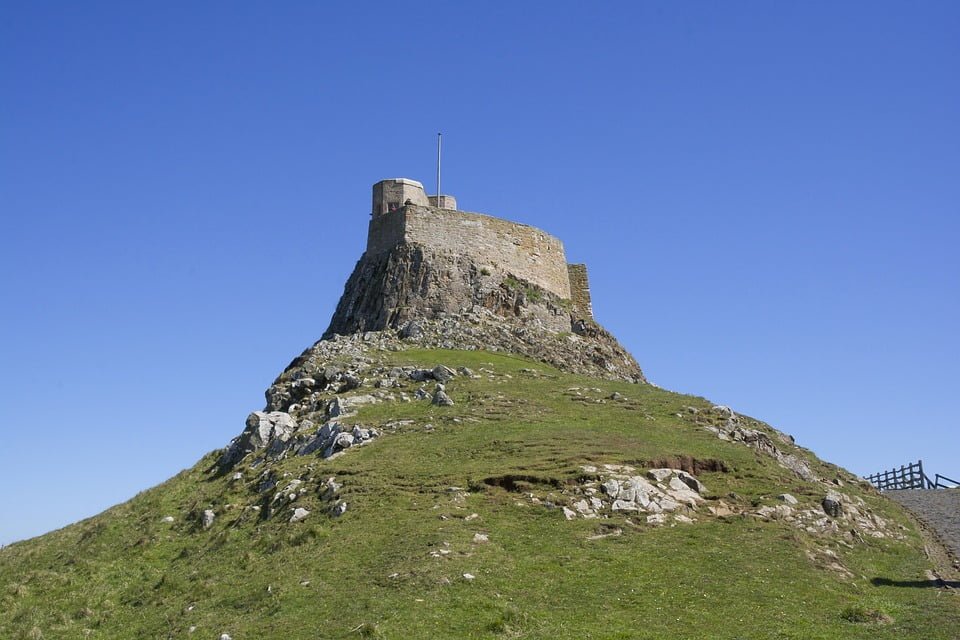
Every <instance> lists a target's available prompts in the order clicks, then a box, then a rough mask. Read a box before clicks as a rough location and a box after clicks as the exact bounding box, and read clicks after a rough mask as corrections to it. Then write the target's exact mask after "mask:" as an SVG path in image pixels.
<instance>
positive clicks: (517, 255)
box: [366, 178, 593, 318]
mask: <svg viewBox="0 0 960 640" xmlns="http://www.w3.org/2000/svg"><path fill="white" fill-rule="evenodd" d="M438 202H439V203H440V204H441V205H443V206H437V203H438ZM401 245H422V246H426V247H430V248H431V249H435V250H440V251H444V252H448V253H451V254H456V255H461V256H467V257H470V258H471V259H472V260H473V261H474V262H476V263H477V265H479V267H480V268H481V269H483V270H485V271H487V272H491V273H493V272H497V273H499V274H500V275H502V276H507V275H511V276H513V277H515V278H519V279H522V280H526V281H528V282H530V283H532V284H535V285H537V286H538V287H540V288H542V289H544V290H546V291H549V292H550V293H552V294H554V295H556V296H558V297H559V298H562V299H564V300H571V301H572V303H573V304H574V305H575V306H576V307H577V310H578V311H579V312H580V313H581V314H582V315H584V316H586V317H588V318H592V317H593V313H592V309H591V308H590V293H589V285H588V283H587V273H586V266H585V265H568V264H567V258H566V254H565V252H564V249H563V243H562V242H561V241H560V240H559V239H558V238H556V237H554V236H552V235H550V234H548V233H547V232H545V231H542V230H540V229H537V228H536V227H531V226H529V225H525V224H520V223H517V222H511V221H509V220H504V219H502V218H496V217H494V216H489V215H485V214H481V213H471V212H466V211H458V210H456V200H455V199H454V198H453V196H430V197H427V195H426V194H425V192H424V190H423V185H422V184H421V183H419V182H417V181H416V180H410V179H408V178H391V179H389V180H381V181H380V182H378V183H376V184H375V185H373V213H372V217H371V219H370V227H369V230H368V233H367V250H366V255H368V256H375V255H379V254H382V253H385V252H387V251H390V250H391V249H393V248H394V247H397V246H401Z"/></svg>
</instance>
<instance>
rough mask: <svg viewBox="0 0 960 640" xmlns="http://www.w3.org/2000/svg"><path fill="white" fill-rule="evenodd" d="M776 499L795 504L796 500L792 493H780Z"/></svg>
mask: <svg viewBox="0 0 960 640" xmlns="http://www.w3.org/2000/svg"><path fill="white" fill-rule="evenodd" d="M777 500H780V501H782V502H786V503H787V504H797V502H798V500H797V499H796V498H794V497H793V496H792V495H790V494H789V493H781V494H780V495H778V496H777Z"/></svg>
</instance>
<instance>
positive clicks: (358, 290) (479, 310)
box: [323, 244, 646, 382]
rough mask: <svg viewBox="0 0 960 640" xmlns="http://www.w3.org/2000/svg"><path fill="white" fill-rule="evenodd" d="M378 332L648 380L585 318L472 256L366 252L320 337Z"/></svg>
mask: <svg viewBox="0 0 960 640" xmlns="http://www.w3.org/2000/svg"><path fill="white" fill-rule="evenodd" d="M368 331H376V332H383V333H388V334H392V335H394V336H396V337H397V338H398V339H399V340H404V341H409V342H411V343H416V344H417V345H418V346H423V347H441V348H448V349H471V350H472V349H487V350H492V351H509V352H512V353H517V354H520V355H525V356H528V357H530V358H535V359H537V360H541V361H543V362H547V363H549V364H552V365H554V366H556V367H558V368H560V369H564V370H566V371H571V372H574V373H584V374H587V375H593V376H598V377H602V378H607V379H615V380H628V381H631V382H645V381H646V380H645V378H644V376H643V372H642V371H641V370H640V366H639V365H638V364H637V362H636V360H634V359H633V356H631V355H630V354H629V353H628V352H627V351H626V349H624V348H623V347H622V346H621V345H620V344H619V343H618V342H617V340H616V339H615V338H614V337H613V336H612V335H610V333H608V332H607V331H606V330H604V329H603V327H601V326H600V325H599V324H597V323H596V322H594V321H593V320H592V319H591V318H589V317H586V316H585V314H580V313H578V312H577V311H576V310H575V309H574V308H573V305H572V303H571V302H570V301H569V300H564V299H561V298H559V297H558V296H556V295H554V294H552V293H550V292H549V291H547V290H545V289H542V288H540V287H538V286H537V285H535V284H533V283H531V282H528V281H525V280H522V279H519V278H516V277H515V276H513V275H512V274H510V273H504V272H500V271H498V270H497V269H496V268H490V267H486V266H483V265H481V264H479V263H478V262H477V260H476V258H475V257H472V256H468V255H457V254H456V253H453V252H449V251H441V250H438V249H435V248H432V247H425V246H418V245H415V244H404V245H400V246H397V247H394V248H393V249H391V250H389V251H387V252H383V253H379V254H375V255H368V254H364V255H363V257H362V258H361V259H360V261H359V262H358V263H357V266H356V268H355V269H354V270H353V274H352V275H351V276H350V279H349V280H348V281H347V284H346V288H345V290H344V293H343V296H342V297H341V298H340V303H339V304H338V305H337V309H336V312H335V313H334V315H333V319H332V320H331V322H330V326H329V327H328V328H327V330H326V332H325V333H324V335H323V339H324V340H329V339H332V338H333V337H334V336H336V335H352V334H357V333H364V332H368Z"/></svg>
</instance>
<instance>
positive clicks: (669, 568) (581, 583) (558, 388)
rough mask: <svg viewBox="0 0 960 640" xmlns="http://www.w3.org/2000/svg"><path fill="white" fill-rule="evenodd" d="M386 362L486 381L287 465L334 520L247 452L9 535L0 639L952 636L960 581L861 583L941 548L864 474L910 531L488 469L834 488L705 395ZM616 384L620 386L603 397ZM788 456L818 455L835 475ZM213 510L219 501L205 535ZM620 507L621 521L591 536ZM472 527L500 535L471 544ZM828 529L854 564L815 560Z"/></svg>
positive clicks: (810, 495)
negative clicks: (581, 516)
mask: <svg viewBox="0 0 960 640" xmlns="http://www.w3.org/2000/svg"><path fill="white" fill-rule="evenodd" d="M381 358H382V360H383V362H384V363H385V364H388V363H395V364H416V365H420V366H430V367H432V366H433V365H435V364H438V363H443V364H447V365H449V366H452V367H459V366H468V367H470V368H471V369H474V370H475V371H476V372H478V373H480V374H481V377H480V378H478V379H465V378H463V377H458V378H456V379H454V380H453V381H452V382H451V383H450V384H448V385H447V390H448V392H449V394H450V395H451V397H453V399H454V400H455V401H456V403H457V404H456V405H455V406H454V407H447V408H440V407H434V406H431V405H429V404H428V403H425V402H414V403H400V402H395V403H384V404H378V405H373V406H370V407H367V408H365V409H364V410H363V411H361V412H360V413H359V415H357V416H356V417H354V418H352V419H350V422H355V423H359V424H364V425H383V424H385V423H388V422H390V421H395V420H401V419H405V420H412V421H413V422H412V423H410V424H406V425H404V426H401V427H398V428H396V429H394V430H390V429H387V433H386V434H385V435H384V436H383V437H381V438H380V439H378V440H377V441H375V442H373V443H372V444H370V445H368V446H364V447H360V448H358V449H354V450H350V451H348V452H347V453H346V454H345V455H343V456H341V457H339V458H336V459H333V460H322V459H319V458H316V457H313V456H307V457H295V458H289V459H286V460H283V461H281V462H279V463H277V464H276V465H275V469H276V472H277V474H278V475H280V474H283V473H288V474H290V476H289V478H288V479H292V478H296V477H307V476H309V477H310V478H311V479H312V480H313V479H322V478H326V477H329V476H335V477H336V478H337V481H338V482H340V483H342V485H343V488H342V490H341V497H342V498H343V499H344V500H345V501H346V502H347V503H348V505H349V508H348V511H347V513H346V514H344V515H343V516H342V517H340V518H332V517H330V516H328V515H326V514H325V513H324V512H323V509H324V508H325V504H324V502H323V500H322V498H321V497H320V496H319V495H317V494H316V492H311V493H308V494H307V495H305V496H303V497H302V498H301V499H300V500H298V502H297V504H298V505H299V506H305V507H306V508H308V509H310V510H311V511H312V514H311V516H310V517H308V518H307V520H305V521H304V522H302V523H298V524H289V523H287V522H286V520H287V518H286V517H284V516H283V514H279V515H278V516H276V517H274V518H271V519H267V520H262V519H260V518H259V516H258V515H257V514H256V513H255V512H254V511H253V510H251V509H245V508H244V507H245V506H249V505H256V504H259V503H260V500H261V498H260V496H259V494H258V493H257V491H256V484H257V482H256V476H257V474H258V473H259V470H251V469H249V467H248V465H249V461H244V462H243V463H242V464H241V465H240V467H238V468H239V469H241V470H242V471H243V472H244V474H245V476H244V481H242V482H239V483H238V482H231V481H230V479H229V476H226V477H214V476H211V475H210V474H209V473H207V471H206V470H207V469H208V468H209V467H210V466H211V465H212V464H213V462H214V460H215V459H216V453H215V452H214V453H211V454H208V455H207V456H206V457H204V458H203V459H202V460H200V461H199V462H198V463H197V465H196V466H194V467H193V468H192V469H189V470H187V471H184V472H182V473H181V474H179V475H177V476H176V477H174V478H172V479H171V480H169V481H167V482H166V483H164V484H162V485H160V486H158V487H155V488H153V489H151V490H149V491H146V492H144V493H142V494H140V495H138V496H136V497H135V498H133V499H132V500H130V501H129V502H127V503H124V504H122V505H118V506H116V507H114V508H112V509H110V510H108V511H106V512H104V513H103V514H100V515H98V516H96V517H94V518H91V519H88V520H85V521H82V522H79V523H77V524H75V525H72V526H70V527H67V528H65V529H62V530H59V531H56V532H53V533H50V534H47V535H45V536H41V537H39V538H35V539H33V540H29V541H25V542H22V543H17V544H15V545H11V546H10V547H8V548H6V549H4V550H3V551H2V552H0V638H11V639H16V638H36V637H43V638H82V637H92V638H167V637H173V638H179V637H193V638H217V637H219V634H220V633H224V632H226V633H230V635H231V636H232V637H233V638H234V640H242V639H246V638H284V639H289V640H295V639H300V638H303V639H307V638H309V639H314V638H404V639H406V638H550V639H556V638H805V639H806V638H956V636H957V633H956V629H960V607H958V601H957V600H958V599H957V597H956V596H955V595H954V594H951V593H943V594H941V593H939V592H938V591H937V590H935V589H924V588H905V587H898V586H894V585H893V584H879V585H875V584H874V583H873V582H871V580H872V579H874V578H886V579H888V580H889V581H892V582H896V581H913V580H919V579H922V576H923V572H924V570H926V569H928V568H929V563H928V561H927V560H926V559H925V556H924V554H923V550H922V549H923V545H922V542H921V539H920V537H919V535H918V534H917V532H916V531H914V530H913V528H912V525H911V524H910V521H909V520H907V519H906V517H905V516H904V514H903V512H902V511H901V510H900V508H899V507H898V506H896V505H895V504H893V503H891V502H889V501H887V500H885V499H882V498H880V497H879V496H877V495H875V494H874V493H873V492H871V491H869V490H860V489H858V488H856V487H851V486H850V485H849V484H848V485H847V486H846V487H845V490H847V491H849V492H851V493H856V494H857V495H861V497H863V499H864V500H865V501H867V503H868V505H869V506H870V507H871V508H872V509H873V510H874V511H875V512H876V513H878V514H880V515H881V516H883V517H885V518H888V519H891V520H893V521H895V522H897V523H900V524H903V525H904V526H907V527H908V530H907V531H906V532H905V533H906V538H905V539H904V540H903V541H896V540H874V539H867V540H866V541H864V542H857V543H855V544H850V543H846V542H842V541H841V540H839V539H837V540H829V541H824V540H820V539H818V538H816V537H815V536H812V535H810V534H807V533H804V532H801V531H799V530H797V529H795V528H792V527H791V526H789V525H788V524H787V523H783V522H776V521H774V522H764V521H761V520H758V519H755V518H752V517H748V516H733V517H728V518H723V519H715V518H709V517H703V516H700V517H699V522H698V523H696V524H694V525H682V526H676V527H659V528H658V527H653V526H646V525H637V526H634V525H631V524H629V523H627V522H626V521H625V520H624V518H622V517H621V518H619V519H618V518H617V517H616V516H614V517H611V518H610V519H607V520H575V521H569V522H568V521H566V520H564V518H563V517H562V515H561V513H560V512H559V510H557V509H548V508H546V507H544V506H540V505H535V504H532V503H531V501H530V500H529V499H527V497H526V496H525V495H524V494H523V493H519V492H516V491H508V490H506V489H504V488H501V487H499V486H493V484H491V483H489V482H485V481H486V480H489V479H491V478H497V477H503V476H507V475H515V476H522V477H524V478H526V485H524V486H525V489H524V490H526V491H530V492H532V493H535V494H537V495H538V496H540V497H542V498H543V499H549V498H550V497H554V498H556V497H557V496H558V494H559V493H560V492H562V491H563V490H564V489H565V488H567V487H571V486H574V485H575V484H576V482H577V481H578V478H580V476H582V474H583V471H582V470H581V469H580V465H582V464H598V463H599V464H602V463H618V464H624V463H626V464H632V465H635V466H637V467H638V468H643V467H645V466H648V465H649V463H651V462H654V461H662V460H665V459H669V458H671V457H672V458H677V457H680V456H691V457H694V458H697V459H701V460H707V459H710V460H718V461H722V462H723V464H724V465H725V466H726V468H727V469H728V470H727V472H711V473H704V474H701V476H700V479H701V480H702V481H703V482H704V483H705V484H706V486H707V487H708V489H709V495H710V496H712V497H723V498H724V499H726V500H728V501H731V502H733V501H736V502H738V503H739V504H742V505H750V504H761V503H762V504H773V500H774V497H775V496H776V495H777V494H779V493H782V492H784V491H788V492H790V493H793V494H794V495H796V496H797V497H798V498H800V499H801V501H806V502H810V503H812V502H814V501H816V500H818V499H819V497H820V496H822V494H823V491H824V488H823V487H822V486H820V485H816V484H811V483H806V482H803V481H801V480H799V479H798V478H797V477H796V476H794V475H793V474H791V473H790V472H788V471H786V470H784V469H782V468H781V467H780V466H778V465H777V464H776V462H775V461H774V460H772V459H771V458H769V457H766V456H761V455H759V454H757V453H755V452H754V451H753V450H751V449H748V448H746V447H744V446H742V445H737V444H732V443H728V442H723V441H720V440H718V439H717V438H715V437H714V436H713V435H712V434H710V433H709V432H707V431H705V430H703V429H701V428H698V427H696V426H695V424H694V422H693V421H692V420H691V419H690V417H689V416H690V414H689V412H688V411H687V409H686V408H687V407H691V406H692V407H695V408H701V409H702V408H706V407H708V406H710V403H708V402H707V401H706V400H704V399H702V398H696V397H691V396H684V395H680V394H675V393H670V392H667V391H663V390H659V389H656V388H654V387H651V386H647V385H629V384H622V383H616V382H608V381H600V380H595V379H588V378H583V377H578V376H573V375H569V374H564V373H561V372H558V371H556V370H554V369H551V368H549V367H547V366H545V365H543V364H540V363H531V362H529V361H527V360H524V359H522V358H516V357H511V356H505V355H495V354H490V353H483V352H451V351H404V352H396V353H388V354H383V355H382V356H381ZM484 370H489V371H492V372H493V373H492V374H488V373H485V372H484ZM531 370H534V371H531ZM416 386H419V385H418V384H415V383H410V384H409V385H408V389H407V390H408V391H410V390H412V389H415V388H416ZM574 387H576V388H578V389H579V390H580V391H579V393H580V395H577V391H571V390H570V389H571V388H574ZM594 389H598V391H595V390H594ZM615 391H616V392H619V393H621V394H623V396H625V399H624V400H619V401H613V400H609V399H608V398H609V396H610V395H611V394H612V393H613V392H615ZM601 401H602V402H601ZM677 414H680V417H678V415H677ZM428 424H430V425H432V428H429V429H428V428H426V425H428ZM759 427H760V428H764V426H763V425H759ZM238 431H239V426H238ZM796 452H797V453H798V454H799V455H802V456H805V457H807V458H808V459H809V460H810V461H811V466H812V467H813V469H814V470H815V471H816V472H817V473H818V474H820V475H822V476H824V477H833V475H834V474H836V473H837V469H836V468H834V467H832V466H830V465H827V464H825V463H822V462H820V461H818V460H816V459H814V458H813V457H812V456H810V454H809V453H808V452H804V451H803V450H799V449H798V450H797V451H796ZM282 482H283V480H281V483H282ZM451 487H460V488H462V489H463V491H452V490H451V489H450V488H451ZM730 494H735V495H736V496H737V497H736V498H730V497H729V495H730ZM227 505H234V506H233V507H229V508H228V507H227ZM206 508H214V509H215V510H216V511H217V512H218V518H217V520H216V522H215V523H214V525H213V527H212V528H211V529H209V530H206V531H204V530H202V528H201V527H200V525H199V520H198V518H199V514H200V513H201V512H202V511H203V510H204V509H206ZM474 513H475V514H477V517H476V518H475V519H468V518H467V517H468V516H470V515H471V514H474ZM165 515H172V516H174V517H175V518H176V521H175V522H174V523H172V524H167V523H163V522H161V518H162V517H163V516H165ZM614 527H616V528H619V529H620V530H621V532H622V533H621V535H619V536H611V537H606V538H601V539H592V540H591V539H590V537H592V536H594V535H595V534H598V533H609V532H611V531H612V530H613V528H614ZM477 532H482V533H486V534H487V535H488V536H489V543H486V544H475V543H474V542H473V536H474V534H475V533H477ZM824 545H826V546H828V547H829V548H831V549H833V550H834V551H835V552H836V553H837V554H838V556H839V558H840V559H841V561H842V562H843V564H844V566H845V567H847V568H848V569H849V571H850V572H851V573H852V575H853V577H852V578H850V577H847V578H845V577H843V576H841V575H839V574H837V573H836V572H834V571H831V570H829V569H827V568H824V567H821V566H818V564H817V563H815V562H813V561H811V560H810V559H808V557H807V554H806V552H807V551H808V550H810V549H812V548H815V547H818V546H819V547H822V546H824ZM441 550H442V551H444V552H445V553H442V554H441V553H440V551H441ZM465 573H469V574H472V575H473V576H475V579H473V580H472V581H470V580H466V579H465V578H464V577H463V575H464V574H465ZM191 627H196V631H195V633H193V634H190V633H189V629H190V628H191Z"/></svg>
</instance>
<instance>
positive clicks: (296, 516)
mask: <svg viewBox="0 0 960 640" xmlns="http://www.w3.org/2000/svg"><path fill="white" fill-rule="evenodd" d="M308 515H310V512H309V511H307V510H306V509H304V508H302V507H297V508H296V509H294V510H293V515H292V516H290V522H300V521H301V520H303V519H304V518H306V517H307V516H308Z"/></svg>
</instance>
